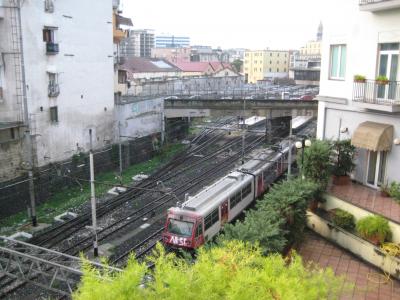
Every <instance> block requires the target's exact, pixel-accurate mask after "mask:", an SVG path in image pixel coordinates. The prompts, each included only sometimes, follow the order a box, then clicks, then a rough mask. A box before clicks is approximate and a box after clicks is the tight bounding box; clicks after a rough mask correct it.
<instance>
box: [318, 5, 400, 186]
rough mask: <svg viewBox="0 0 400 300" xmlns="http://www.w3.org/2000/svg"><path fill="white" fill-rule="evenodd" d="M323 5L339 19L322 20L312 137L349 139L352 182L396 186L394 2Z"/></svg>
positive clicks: (399, 24)
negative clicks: (353, 150)
mask: <svg viewBox="0 0 400 300" xmlns="http://www.w3.org/2000/svg"><path fill="white" fill-rule="evenodd" d="M328 5H329V6H331V7H328V9H331V10H332V11H335V9H336V8H337V7H340V14H341V16H340V19H339V18H337V16H336V15H335V14H332V16H330V17H328V18H327V19H326V20H324V38H323V43H322V65H321V82H320V95H319V96H318V100H319V108H318V132H317V135H318V137H319V138H321V139H351V141H352V144H353V145H354V146H356V149H357V155H356V165H357V166H356V169H355V171H354V174H353V177H354V179H355V180H356V181H358V182H360V183H362V184H365V185H368V186H370V187H373V188H378V187H379V186H380V185H382V184H384V183H386V182H391V181H400V172H399V169H400V146H399V144H400V118H399V112H400V84H399V80H400V63H399V55H400V1H399V0H386V1H382V0H335V1H330V3H329V4H328ZM355 75H359V76H357V78H355V77H354V76H355ZM378 76H381V78H377V77H378ZM377 79H381V80H377Z"/></svg>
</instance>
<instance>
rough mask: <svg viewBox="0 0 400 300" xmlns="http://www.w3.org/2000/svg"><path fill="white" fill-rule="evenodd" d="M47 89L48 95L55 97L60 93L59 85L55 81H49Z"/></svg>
mask: <svg viewBox="0 0 400 300" xmlns="http://www.w3.org/2000/svg"><path fill="white" fill-rule="evenodd" d="M48 90H49V97H57V96H58V95H59V94H60V86H59V85H58V84H56V83H50V84H49V87H48Z"/></svg>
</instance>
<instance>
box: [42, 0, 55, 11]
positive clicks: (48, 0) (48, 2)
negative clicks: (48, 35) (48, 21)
mask: <svg viewBox="0 0 400 300" xmlns="http://www.w3.org/2000/svg"><path fill="white" fill-rule="evenodd" d="M44 11H45V12H48V13H53V12H54V2H53V0H44Z"/></svg>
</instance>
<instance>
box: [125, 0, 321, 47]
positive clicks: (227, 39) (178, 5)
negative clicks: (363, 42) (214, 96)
mask: <svg viewBox="0 0 400 300" xmlns="http://www.w3.org/2000/svg"><path fill="white" fill-rule="evenodd" d="M327 1H328V0H244V1H237V0H201V1H191V0H168V1H166V0H141V1H134V0H122V9H123V15H124V16H127V17H130V18H132V21H133V25H134V29H143V28H148V29H154V30H155V31H156V34H160V33H168V34H174V35H185V36H189V37H190V39H191V44H192V45H196V44H197V45H199V44H200V45H210V46H213V47H218V46H220V47H221V48H236V47H237V48H239V47H242V48H249V49H264V48H266V47H269V48H271V49H295V48H299V47H301V46H302V45H303V44H304V43H305V42H307V41H308V40H312V39H315V35H316V32H317V27H318V24H319V22H320V20H322V19H323V17H324V13H325V12H324V4H326V3H327Z"/></svg>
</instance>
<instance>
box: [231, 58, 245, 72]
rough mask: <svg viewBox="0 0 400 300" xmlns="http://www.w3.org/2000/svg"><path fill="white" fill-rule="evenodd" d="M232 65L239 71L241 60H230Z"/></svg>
mask: <svg viewBox="0 0 400 300" xmlns="http://www.w3.org/2000/svg"><path fill="white" fill-rule="evenodd" d="M232 66H233V68H234V69H235V71H236V72H238V73H240V72H241V70H242V66H243V60H241V59H235V60H234V61H233V62H232Z"/></svg>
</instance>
